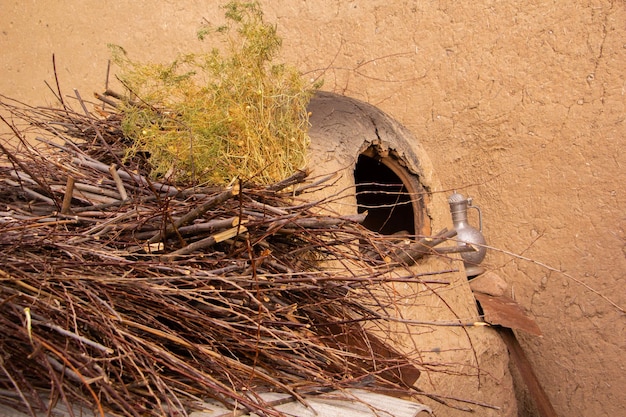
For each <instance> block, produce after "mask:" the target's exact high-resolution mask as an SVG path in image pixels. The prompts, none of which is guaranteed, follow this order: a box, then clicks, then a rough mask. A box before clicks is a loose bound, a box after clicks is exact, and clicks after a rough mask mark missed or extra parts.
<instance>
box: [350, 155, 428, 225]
mask: <svg viewBox="0 0 626 417" xmlns="http://www.w3.org/2000/svg"><path fill="white" fill-rule="evenodd" d="M400 162H401V161H400V160H399V159H398V158H396V157H394V156H391V155H389V156H382V155H380V154H379V152H378V151H377V150H376V148H375V147H370V148H368V149H367V150H366V151H365V152H363V153H362V154H361V155H359V157H358V160H357V163H356V166H355V168H354V181H355V185H356V200H357V206H358V212H359V213H363V212H365V211H367V212H368V214H367V217H366V218H365V221H364V222H363V225H364V226H365V227H367V228H368V229H370V230H372V231H375V232H378V233H381V234H384V235H392V234H410V235H420V234H425V233H428V232H429V231H430V230H429V229H430V227H429V225H428V224H426V221H425V219H426V216H425V213H424V211H425V208H424V207H425V204H424V195H425V193H424V190H423V187H422V186H421V184H420V183H419V181H418V179H417V177H416V176H415V175H412V174H411V173H409V172H408V171H407V170H406V168H405V167H404V166H403V165H402V164H401V163H400Z"/></svg>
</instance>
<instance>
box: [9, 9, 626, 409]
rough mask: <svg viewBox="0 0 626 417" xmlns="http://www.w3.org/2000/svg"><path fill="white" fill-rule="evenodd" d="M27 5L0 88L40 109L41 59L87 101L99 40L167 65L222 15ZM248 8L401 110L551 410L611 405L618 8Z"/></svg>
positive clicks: (99, 71) (618, 294) (622, 21)
mask: <svg viewBox="0 0 626 417" xmlns="http://www.w3.org/2000/svg"><path fill="white" fill-rule="evenodd" d="M41 3H43V2H5V4H4V5H3V9H2V13H1V14H0V50H1V51H2V61H1V62H0V94H4V95H6V96H10V97H13V98H18V99H22V100H24V101H27V102H28V103H37V104H44V103H46V102H51V101H52V99H51V95H50V94H49V93H48V91H47V87H45V85H44V83H43V81H44V80H46V81H48V82H49V83H53V81H54V78H53V76H52V71H51V67H52V65H51V54H52V53H55V56H56V62H57V73H58V76H59V78H60V81H61V84H62V86H64V87H65V89H66V90H65V93H66V94H68V95H71V94H72V88H78V89H79V90H80V91H81V93H82V95H83V96H88V95H89V94H90V92H92V91H94V90H100V89H101V88H102V87H103V84H104V79H105V72H106V61H107V59H108V57H109V53H108V50H107V47H106V44H107V43H115V44H119V45H121V46H123V47H124V48H125V49H126V50H127V51H128V52H129V53H130V54H131V56H132V57H134V58H136V59H139V60H158V59H165V60H167V59H171V58H173V56H174V55H175V54H176V53H178V52H187V51H190V50H199V49H201V48H202V47H203V45H204V44H202V43H201V42H199V41H197V40H196V38H195V31H196V28H197V27H198V24H199V23H200V21H201V19H202V18H208V19H212V18H214V17H215V16H221V12H220V11H218V10H217V3H218V2H215V1H212V2H203V1H198V0H195V1H187V2H152V1H144V0H142V1H134V2H125V3H126V4H123V5H122V2H96V1H92V0H90V1H80V2H79V1H76V0H74V1H72V0H62V1H59V2H55V5H54V6H50V5H43V4H41ZM262 4H263V5H264V10H265V13H266V17H267V20H269V21H275V22H276V23H277V25H278V29H279V31H280V33H281V35H282V37H283V38H284V56H285V58H286V60H288V61H290V62H293V63H295V64H296V65H297V66H298V67H299V68H300V69H301V70H302V71H303V72H306V73H307V76H310V77H317V76H321V77H323V78H324V80H325V84H324V89H327V90H330V91H335V92H339V93H343V94H346V95H349V96H353V97H356V98H359V99H361V100H364V101H367V102H369V103H371V104H374V105H376V106H378V107H380V108H381V109H383V110H384V111H385V112H387V113H388V114H390V115H392V116H393V117H394V118H396V119H398V120H399V121H400V122H401V123H403V124H404V125H405V126H406V127H408V128H409V129H410V130H411V131H412V132H413V134H414V135H415V136H416V137H417V138H418V139H419V140H420V141H421V144H422V146H424V147H425V148H426V150H427V152H428V154H429V155H430V158H431V160H432V161H433V164H434V166H435V169H436V173H437V176H438V177H439V179H440V181H441V183H442V190H440V191H441V192H445V193H449V192H450V190H452V189H457V190H459V191H461V192H463V193H464V194H466V195H471V196H472V197H474V199H475V202H476V203H477V204H479V205H480V206H481V208H482V209H483V214H484V221H485V234H486V236H487V239H488V241H489V243H490V244H491V245H492V246H494V247H496V248H499V249H501V250H502V252H498V251H491V252H490V253H489V255H488V257H487V259H486V264H487V265H488V266H489V267H490V268H491V269H493V270H495V271H497V272H498V273H499V274H500V275H501V276H503V277H504V278H505V279H506V280H507V281H508V283H509V286H510V293H509V295H511V296H513V297H514V298H515V299H516V300H517V301H518V302H519V303H520V304H522V305H524V306H526V307H527V308H528V309H529V310H530V311H531V313H532V315H533V316H534V317H535V318H536V320H537V322H538V323H539V325H540V327H541V328H542V330H543V332H544V336H543V337H542V338H535V337H527V336H525V335H523V334H519V336H520V337H521V339H522V344H523V346H524V348H525V349H526V351H527V352H528V354H529V356H530V359H531V361H532V362H533V364H534V366H535V369H536V370H537V372H538V376H539V379H540V381H541V383H542V384H543V385H544V387H545V389H546V391H547V393H548V395H549V397H550V399H551V401H552V402H553V404H554V406H555V408H556V410H557V412H558V413H559V415H571V416H591V415H593V416H613V415H620V414H622V413H623V409H624V407H626V393H625V390H624V387H626V372H625V371H626V370H625V369H624V367H625V366H626V365H624V364H626V339H625V338H624V331H625V327H626V316H625V315H624V313H623V308H624V307H625V306H626V291H624V285H625V284H626V272H625V271H626V215H625V207H626V187H625V186H624V177H625V175H624V173H625V167H626V156H625V154H624V143H625V141H624V137H625V136H626V126H625V123H626V122H625V121H624V120H625V115H626V97H625V96H626V71H625V70H624V68H626V5H625V3H624V2H623V1H618V0H613V1H595V0H591V1H578V0H575V1H563V0H556V1H552V2H531V1H522V2H493V1H487V0H477V1H472V2H454V1H445V0H441V1H417V0H385V1H380V0H372V1H367V2H365V1H361V2H359V1H338V0H307V1H293V0H271V1H270V0H265V1H263V2H262ZM509 253H515V254H519V255H521V257H514V256H511V255H510V254H509ZM528 259H530V261H529V260H528ZM611 303H614V305H613V304H611ZM620 310H621V311H620ZM525 415H533V412H532V410H531V409H527V410H526V412H525Z"/></svg>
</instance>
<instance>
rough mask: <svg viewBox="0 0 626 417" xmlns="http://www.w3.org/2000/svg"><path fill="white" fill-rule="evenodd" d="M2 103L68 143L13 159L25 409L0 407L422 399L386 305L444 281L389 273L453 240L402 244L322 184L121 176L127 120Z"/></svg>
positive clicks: (16, 359) (18, 370)
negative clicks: (315, 193) (381, 395)
mask: <svg viewBox="0 0 626 417" xmlns="http://www.w3.org/2000/svg"><path fill="white" fill-rule="evenodd" d="M77 97H79V98H80V96H79V95H78V96H77ZM0 104H2V105H3V106H4V110H9V111H10V112H11V113H12V114H13V115H14V117H16V118H22V119H24V120H25V121H26V122H28V123H29V126H31V128H37V129H38V133H39V134H41V130H43V131H44V132H48V133H49V134H51V135H53V136H54V137H55V138H56V142H54V143H53V142H52V141H48V140H47V139H43V140H42V141H40V142H42V143H46V142H47V143H48V144H49V146H48V149H46V150H45V151H41V152H40V151H37V150H36V149H34V148H33V147H31V146H30V145H28V144H27V142H25V141H23V142H20V146H21V148H17V147H14V148H10V147H8V146H2V147H0V151H2V152H3V153H4V155H5V156H6V157H7V158H8V159H9V161H10V162H11V166H9V167H2V168H0V180H1V181H0V203H2V208H3V211H2V213H1V214H2V218H0V253H1V255H0V256H1V257H2V259H1V261H2V262H1V263H0V264H1V265H2V267H1V269H0V326H2V328H3V334H2V335H1V336H0V352H1V355H2V356H1V357H0V365H1V366H0V371H1V372H0V392H3V390H4V391H12V392H15V393H17V394H16V396H15V397H11V398H13V399H11V398H8V397H5V396H2V395H0V401H4V402H7V403H8V404H10V405H11V406H14V407H16V408H22V409H24V410H26V411H28V412H31V413H34V412H35V411H36V410H38V409H43V410H45V409H46V408H47V406H46V400H45V399H44V397H45V396H46V395H52V396H56V395H59V396H60V401H64V402H67V403H68V406H69V404H70V403H73V402H78V403H82V404H89V405H91V406H92V407H93V408H94V409H95V410H98V412H102V410H105V409H106V410H112V411H114V412H115V413H117V414H119V415H125V416H140V415H141V416H158V415H165V414H171V413H172V412H173V410H180V411H181V412H185V410H187V409H189V407H191V406H192V404H193V403H194V401H195V400H196V399H197V398H198V397H200V398H207V397H212V398H214V399H216V400H218V401H220V402H222V403H224V404H226V405H228V406H229V407H232V408H233V409H235V408H237V407H243V409H245V410H252V411H255V412H257V413H259V414H263V415H277V412H276V411H275V410H274V409H273V408H272V406H271V405H270V404H266V403H264V402H263V401H262V400H261V399H260V398H259V397H256V396H254V395H250V394H249V393H253V392H255V391H256V390H276V391H282V392H286V393H289V394H290V395H292V396H294V397H295V398H301V396H302V395H303V394H305V393H307V392H318V391H320V390H327V389H341V388H344V387H350V386H360V385H361V384H362V382H363V381H364V380H368V381H369V380H372V381H373V383H374V385H376V386H378V387H387V388H390V389H394V390H400V391H401V392H404V393H406V394H411V393H414V391H412V388H411V385H412V383H413V382H414V381H415V379H416V378H417V376H418V375H419V371H420V369H422V367H421V364H420V363H418V362H417V361H416V360H415V359H412V358H410V357H409V356H407V355H406V354H403V353H400V352H398V351H396V350H395V349H394V348H392V347H391V346H390V345H389V344H387V343H386V342H385V340H384V339H383V338H380V337H379V336H377V335H385V334H386V332H388V321H387V318H386V317H387V313H386V310H387V309H391V310H393V304H394V302H395V300H394V299H393V298H392V297H391V296H389V295H385V294H386V293H385V292H384V291H378V289H379V288H381V286H384V285H387V284H388V283H389V282H391V281H393V280H394V279H395V280H397V281H399V282H411V281H413V282H418V281H420V279H421V276H422V275H423V276H430V275H435V274H445V273H448V272H449V271H447V270H446V271H430V272H428V273H424V274H416V273H414V272H412V271H411V270H410V269H409V268H405V269H403V271H404V273H403V274H396V278H392V274H390V273H389V272H390V271H391V269H392V268H395V267H398V266H406V265H407V264H409V263H412V262H414V260H415V259H416V258H418V257H422V256H425V255H428V254H429V253H434V252H433V248H434V246H435V245H437V244H439V243H441V242H443V241H445V240H446V239H447V238H449V237H451V236H453V235H452V233H451V232H445V233H442V234H441V235H438V236H435V237H433V238H423V239H422V240H419V241H417V242H414V243H412V244H410V245H408V246H402V245H399V244H398V241H397V239H396V240H394V239H389V238H387V237H383V236H380V235H377V234H375V233H373V232H370V231H368V230H367V229H365V228H364V227H362V226H361V225H360V222H362V221H363V218H364V215H354V216H338V215H334V214H333V213H332V212H330V211H329V210H328V209H327V208H323V207H320V203H318V202H315V201H310V200H308V199H307V198H306V195H303V194H305V193H304V192H305V191H306V190H307V189H309V188H321V187H324V186H325V183H324V181H316V182H312V183H309V182H307V176H306V173H305V172H298V173H296V174H295V175H294V176H292V177H290V178H287V179H286V180H284V181H280V182H278V183H276V184H273V185H269V186H257V185H255V184H254V182H253V181H250V182H245V183H244V182H242V183H241V184H240V185H237V186H234V187H230V188H223V187H213V186H203V187H201V186H197V185H195V184H188V185H181V184H168V183H167V182H159V181H155V180H153V179H151V178H150V177H149V175H148V173H147V171H146V161H145V160H143V159H141V157H137V158H135V159H133V160H129V161H124V165H123V166H122V165H119V161H120V155H123V149H124V146H125V138H124V137H123V136H121V135H120V129H119V124H120V120H119V118H118V117H116V115H115V113H113V114H112V115H111V116H110V117H109V118H107V119H102V118H97V117H95V116H93V115H91V114H89V113H87V112H86V111H84V112H83V113H76V112H73V111H72V110H71V109H70V108H68V107H64V108H62V109H59V110H55V109H37V108H23V107H19V106H16V105H15V104H14V103H8V104H7V103H3V102H1V101H0ZM81 104H84V103H81ZM81 107H83V106H82V105H81ZM83 108H84V107H83ZM59 139H60V140H61V143H59ZM94 139H97V140H94ZM103 141H104V142H106V144H107V146H106V147H104V149H103V147H102V146H101V144H102V142H103ZM332 178H333V177H332V176H329V177H328V178H326V180H327V181H332ZM294 189H297V190H299V191H297V192H294V191H293V190H294ZM290 190H291V192H290ZM61 201H62V202H63V203H62V205H61V204H59V202H61ZM320 213H324V214H320ZM334 262H340V263H344V264H349V265H350V268H349V269H348V268H346V269H345V270H344V271H343V272H338V269H337V268H334V267H333V268H326V267H325V265H333V264H334ZM430 282H432V283H435V282H436V283H439V284H441V285H445V282H446V281H445V280H433V281H430ZM365 346H370V347H372V346H373V347H374V348H373V349H365V348H364V347H365ZM24 370H28V372H27V373H25V372H23V371H24ZM15 399H17V401H15ZM240 409H241V408H240Z"/></svg>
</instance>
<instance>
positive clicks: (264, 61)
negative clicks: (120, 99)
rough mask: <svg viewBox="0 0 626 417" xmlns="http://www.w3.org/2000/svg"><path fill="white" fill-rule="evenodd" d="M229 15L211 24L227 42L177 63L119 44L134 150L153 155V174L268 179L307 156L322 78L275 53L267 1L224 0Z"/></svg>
mask: <svg viewBox="0 0 626 417" xmlns="http://www.w3.org/2000/svg"><path fill="white" fill-rule="evenodd" d="M224 10H225V17H226V22H227V23H226V25H224V26H220V27H217V28H213V27H211V26H210V25H205V26H203V27H202V28H201V29H200V31H199V32H198V36H199V37H200V38H201V39H204V38H207V37H208V36H207V35H211V36H210V37H211V38H212V39H214V40H215V39H219V40H220V42H221V43H220V45H218V46H214V47H213V48H212V49H211V50H210V51H209V52H207V53H201V54H187V55H181V56H179V57H178V58H177V59H176V60H175V61H174V62H171V63H167V64H157V63H138V62H134V61H132V60H130V58H129V57H128V56H127V54H126V53H125V52H124V51H123V49H122V48H120V47H112V48H113V58H114V62H115V63H116V64H117V65H118V66H119V67H120V69H121V73H120V75H119V77H118V78H119V79H120V80H121V81H122V83H123V84H124V86H125V88H126V90H127V97H128V99H127V100H126V101H125V102H124V104H123V106H122V108H121V111H122V114H123V130H124V133H125V135H126V136H128V137H129V138H130V139H132V143H133V145H132V146H131V147H130V148H129V152H128V155H129V156H132V155H134V154H136V153H137V152H138V151H141V152H142V153H146V154H148V155H149V162H150V165H151V168H152V174H153V176H155V177H157V178H164V177H165V178H167V179H169V180H170V181H174V182H178V183H199V182H205V183H206V182H208V183H212V184H224V183H227V182H230V181H231V180H232V179H233V178H236V177H239V178H242V179H245V180H248V179H250V180H252V181H254V182H257V183H261V184H267V183H272V182H276V181H279V180H281V179H283V178H285V177H287V176H289V175H291V174H292V173H293V172H295V170H297V169H302V168H303V167H304V166H305V164H306V154H307V148H308V145H309V140H308V136H307V129H308V114H307V109H306V106H307V104H308V102H309V99H310V97H311V94H312V92H313V91H314V89H315V88H318V87H319V85H311V84H310V83H307V82H305V81H304V80H303V78H302V77H301V74H300V73H299V72H298V71H297V70H296V69H295V68H293V67H291V66H289V65H286V64H281V63H275V62H274V61H275V57H276V55H277V53H278V52H279V50H280V47H281V38H280V37H279V36H278V34H277V31H276V27H275V26H274V25H271V24H268V23H266V22H264V20H263V13H262V11H261V9H260V6H259V4H258V3H257V2H247V3H243V2H239V1H232V2H230V3H228V4H226V5H225V6H224Z"/></svg>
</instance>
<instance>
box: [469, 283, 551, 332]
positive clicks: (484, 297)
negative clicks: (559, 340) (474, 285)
mask: <svg viewBox="0 0 626 417" xmlns="http://www.w3.org/2000/svg"><path fill="white" fill-rule="evenodd" d="M474 297H476V301H478V303H479V304H480V306H481V308H482V309H483V313H484V320H485V321H486V322H487V323H489V324H493V325H498V326H503V327H508V328H510V329H515V330H522V331H525V332H526V333H530V334H532V335H535V336H540V335H541V329H539V326H538V325H537V323H535V321H534V320H533V319H532V318H531V317H530V316H528V314H526V311H524V309H523V308H522V307H521V306H520V305H519V304H518V303H517V302H516V301H515V300H513V299H512V298H509V297H507V296H505V295H501V296H498V297H495V296H493V295H488V294H483V293H481V292H475V293H474Z"/></svg>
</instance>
